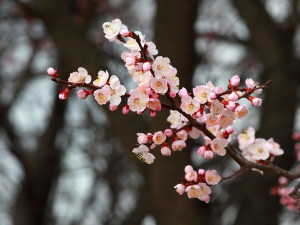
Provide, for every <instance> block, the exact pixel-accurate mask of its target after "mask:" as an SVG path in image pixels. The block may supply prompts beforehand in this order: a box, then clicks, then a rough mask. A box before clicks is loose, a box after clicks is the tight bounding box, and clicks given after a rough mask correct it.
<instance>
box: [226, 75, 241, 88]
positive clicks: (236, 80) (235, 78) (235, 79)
mask: <svg viewBox="0 0 300 225" xmlns="http://www.w3.org/2000/svg"><path fill="white" fill-rule="evenodd" d="M240 81H241V79H240V77H239V76H238V75H235V76H233V77H232V78H231V79H230V80H229V83H230V84H231V85H232V86H238V85H239V84H240Z"/></svg>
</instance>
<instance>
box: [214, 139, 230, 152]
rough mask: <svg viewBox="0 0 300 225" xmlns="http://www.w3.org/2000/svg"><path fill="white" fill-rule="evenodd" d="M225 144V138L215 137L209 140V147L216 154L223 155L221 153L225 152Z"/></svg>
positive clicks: (226, 141)
mask: <svg viewBox="0 0 300 225" xmlns="http://www.w3.org/2000/svg"><path fill="white" fill-rule="evenodd" d="M227 145H228V140H227V139H222V138H215V139H214V140H213V141H212V142H211V149H212V150H213V152H214V153H216V154H217V155H220V156H223V155H225V154H226V149H225V147H227Z"/></svg>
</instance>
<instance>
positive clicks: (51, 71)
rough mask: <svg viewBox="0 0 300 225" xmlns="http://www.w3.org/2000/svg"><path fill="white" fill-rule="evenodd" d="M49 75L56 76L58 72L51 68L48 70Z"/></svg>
mask: <svg viewBox="0 0 300 225" xmlns="http://www.w3.org/2000/svg"><path fill="white" fill-rule="evenodd" d="M47 73H48V75H49V76H54V75H55V74H56V70H55V69H53V68H52V67H49V68H48V69H47Z"/></svg>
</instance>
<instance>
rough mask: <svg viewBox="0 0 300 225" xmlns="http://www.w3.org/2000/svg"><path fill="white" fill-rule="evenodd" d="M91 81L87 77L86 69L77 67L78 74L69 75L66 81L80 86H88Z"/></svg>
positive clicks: (90, 78)
mask: <svg viewBox="0 0 300 225" xmlns="http://www.w3.org/2000/svg"><path fill="white" fill-rule="evenodd" d="M91 80H92V77H91V76H90V75H88V72H87V70H86V69H84V68H82V67H79V68H78V72H73V73H70V77H69V79H68V81H69V82H72V83H81V84H84V83H86V84H88V83H90V82H91Z"/></svg>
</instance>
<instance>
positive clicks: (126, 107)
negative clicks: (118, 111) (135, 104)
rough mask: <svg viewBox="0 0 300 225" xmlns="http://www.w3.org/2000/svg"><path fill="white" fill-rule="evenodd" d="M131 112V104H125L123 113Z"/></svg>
mask: <svg viewBox="0 0 300 225" xmlns="http://www.w3.org/2000/svg"><path fill="white" fill-rule="evenodd" d="M129 112H130V109H129V105H125V106H124V107H123V108H122V113H123V114H124V115H126V114H128V113H129Z"/></svg>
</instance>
